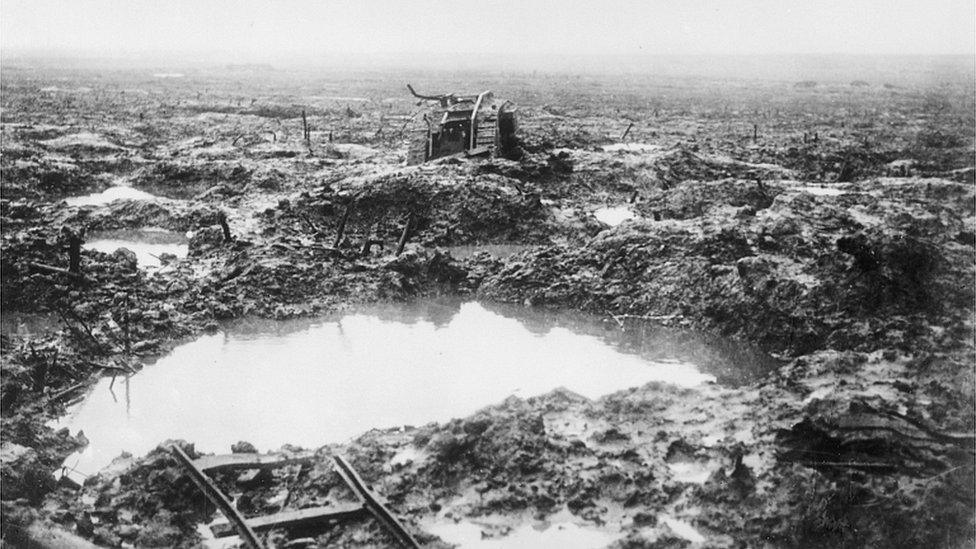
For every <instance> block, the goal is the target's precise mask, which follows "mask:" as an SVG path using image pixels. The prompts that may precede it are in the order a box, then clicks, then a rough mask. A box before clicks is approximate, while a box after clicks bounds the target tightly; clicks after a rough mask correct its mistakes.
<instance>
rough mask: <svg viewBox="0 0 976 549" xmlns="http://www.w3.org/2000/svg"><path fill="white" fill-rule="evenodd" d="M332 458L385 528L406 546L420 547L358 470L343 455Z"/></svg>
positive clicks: (357, 494) (340, 472) (367, 507)
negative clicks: (372, 490) (368, 486)
mask: <svg viewBox="0 0 976 549" xmlns="http://www.w3.org/2000/svg"><path fill="white" fill-rule="evenodd" d="M332 460H333V461H334V462H335V464H336V471H337V472H338V473H339V476H341V477H342V480H344V481H346V484H348V485H349V488H350V489H351V490H352V491H353V492H354V493H355V494H356V497H358V498H359V500H360V501H362V502H363V507H365V508H366V510H367V511H369V512H370V513H372V514H373V516H374V517H376V520H378V521H380V524H381V525H382V526H383V528H385V529H386V530H387V531H388V532H389V533H390V534H391V535H393V537H394V539H396V540H397V541H398V542H399V543H400V544H401V545H403V546H404V547H410V548H412V549H419V548H420V544H419V543H417V540H415V539H413V536H411V535H410V533H409V532H407V531H406V529H405V528H404V527H403V525H402V524H400V521H398V520H397V519H396V517H394V516H393V514H392V513H390V511H389V509H387V508H386V507H385V506H384V505H383V504H382V503H380V502H379V500H378V499H377V498H376V496H375V495H374V494H373V492H371V491H370V490H369V488H367V487H366V483H365V482H363V479H361V478H360V477H359V474H358V473H356V470H355V469H353V468H352V466H351V465H349V463H348V462H347V461H346V460H345V459H343V458H342V456H338V455H336V456H332Z"/></svg>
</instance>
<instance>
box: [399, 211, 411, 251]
mask: <svg viewBox="0 0 976 549" xmlns="http://www.w3.org/2000/svg"><path fill="white" fill-rule="evenodd" d="M411 225H413V212H410V213H409V214H408V215H407V222H406V224H404V225H403V233H401V234H400V242H398V243H397V249H396V255H397V256H398V257H399V255H400V254H402V253H403V247H404V246H406V245H407V239H408V238H409V237H410V226H411Z"/></svg>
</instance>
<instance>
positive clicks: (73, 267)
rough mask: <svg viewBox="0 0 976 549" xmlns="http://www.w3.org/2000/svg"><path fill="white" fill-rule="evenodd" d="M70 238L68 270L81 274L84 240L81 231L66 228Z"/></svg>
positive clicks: (65, 230)
mask: <svg viewBox="0 0 976 549" xmlns="http://www.w3.org/2000/svg"><path fill="white" fill-rule="evenodd" d="M64 233H65V236H66V237H67V238H68V272H69V273H72V274H76V275H81V245H82V243H83V242H84V238H82V236H81V233H80V232H76V231H73V230H71V229H67V228H66V229H64Z"/></svg>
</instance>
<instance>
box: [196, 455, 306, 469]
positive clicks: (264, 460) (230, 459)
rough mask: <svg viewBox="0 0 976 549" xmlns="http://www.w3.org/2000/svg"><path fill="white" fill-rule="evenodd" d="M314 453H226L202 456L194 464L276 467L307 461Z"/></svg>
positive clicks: (218, 466)
mask: <svg viewBox="0 0 976 549" xmlns="http://www.w3.org/2000/svg"><path fill="white" fill-rule="evenodd" d="M311 460H312V454H307V455H299V456H285V455H281V454H225V455H217V456H201V457H200V458H198V459H195V460H193V465H194V466H195V467H196V468H197V469H200V470H201V471H234V470H240V469H274V468H276V467H284V466H286V465H292V464H295V463H307V462H309V461H311Z"/></svg>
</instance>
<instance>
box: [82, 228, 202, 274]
mask: <svg viewBox="0 0 976 549" xmlns="http://www.w3.org/2000/svg"><path fill="white" fill-rule="evenodd" d="M84 247H85V249H88V250H97V251H99V252H104V253H107V254H110V253H113V252H115V250H118V249H119V248H126V249H128V250H131V251H132V252H134V253H135V254H136V259H137V260H138V262H139V266H140V267H143V268H146V267H158V266H159V265H160V259H159V258H160V256H162V255H163V254H172V255H175V256H176V257H186V254H187V253H188V251H189V245H188V241H187V238H186V236H185V235H183V234H180V233H175V232H170V231H159V230H138V229H126V230H118V231H99V232H95V233H92V234H91V235H89V240H88V241H86V242H85V244H84Z"/></svg>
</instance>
